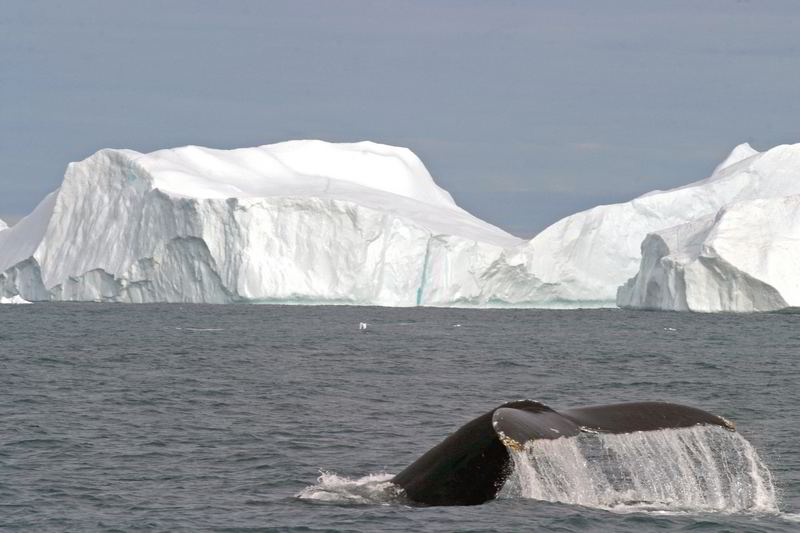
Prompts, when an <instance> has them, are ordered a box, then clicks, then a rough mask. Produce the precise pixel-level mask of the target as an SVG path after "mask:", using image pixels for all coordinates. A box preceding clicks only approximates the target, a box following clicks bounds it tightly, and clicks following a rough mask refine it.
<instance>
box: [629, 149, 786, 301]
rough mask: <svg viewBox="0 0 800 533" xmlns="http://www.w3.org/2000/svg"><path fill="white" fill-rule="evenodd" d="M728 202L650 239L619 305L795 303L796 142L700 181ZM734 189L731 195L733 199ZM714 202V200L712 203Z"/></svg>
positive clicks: (751, 158) (727, 167)
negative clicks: (721, 192) (723, 192)
mask: <svg viewBox="0 0 800 533" xmlns="http://www.w3.org/2000/svg"><path fill="white" fill-rule="evenodd" d="M698 187H699V188H701V189H708V188H712V189H714V190H715V192H716V191H719V190H720V189H722V190H724V191H725V192H727V193H728V194H720V193H719V192H716V194H715V198H719V197H722V198H724V199H729V200H728V201H726V202H725V205H723V206H721V207H720V208H718V209H713V210H710V212H709V213H708V214H706V215H705V216H701V217H697V218H696V219H695V220H692V221H690V222H687V223H684V224H680V225H676V226H674V227H668V228H666V229H662V230H660V231H656V232H654V233H652V234H650V235H648V236H647V238H646V239H645V240H644V242H643V243H642V259H641V264H640V267H639V270H638V273H637V274H636V276H635V277H633V278H632V279H630V280H629V281H628V282H627V283H626V284H625V285H623V286H622V287H620V289H619V293H618V300H617V301H618V304H619V305H620V306H621V307H631V308H648V309H670V310H679V311H686V310H691V311H737V312H749V311H772V310H778V309H783V308H786V307H796V306H800V276H798V272H800V244H798V243H800V145H792V146H779V147H776V148H773V149H771V150H769V151H767V152H764V153H757V152H756V153H753V154H751V155H750V156H749V157H746V158H744V159H742V160H740V161H736V162H735V163H733V164H730V165H727V166H724V165H721V167H718V169H717V170H716V171H715V173H714V174H713V175H712V176H711V177H710V178H709V179H708V180H705V181H704V182H698V183H697V184H693V185H691V186H687V188H698ZM731 193H735V194H733V195H732V196H731ZM710 205H711V206H713V207H716V206H715V205H714V204H710Z"/></svg>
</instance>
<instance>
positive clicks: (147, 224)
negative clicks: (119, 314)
mask: <svg viewBox="0 0 800 533" xmlns="http://www.w3.org/2000/svg"><path fill="white" fill-rule="evenodd" d="M798 178H800V145H795V146H780V147H776V148H773V149H772V150H769V151H767V152H764V153H760V152H757V151H756V150H754V149H753V148H752V147H750V146H749V145H747V144H742V145H739V146H737V147H736V148H735V149H734V150H733V151H732V152H731V154H730V155H729V156H728V157H727V158H726V159H725V160H724V161H723V162H722V163H721V164H720V165H718V166H717V168H716V169H715V170H714V171H713V173H712V175H711V176H710V177H709V178H706V179H704V180H701V181H698V182H695V183H691V184H689V185H685V186H683V187H678V188H676V189H671V190H668V191H653V192H650V193H647V194H644V195H642V196H640V197H638V198H635V199H633V200H631V201H629V202H624V203H619V204H613V205H602V206H597V207H594V208H592V209H589V210H586V211H583V212H580V213H576V214H574V215H571V216H568V217H566V218H564V219H562V220H559V221H558V222H556V223H555V224H553V225H551V226H549V227H548V228H546V229H545V230H544V231H542V232H541V233H540V234H538V235H537V236H535V237H534V238H533V239H531V240H530V241H525V240H522V239H519V238H517V237H514V236H513V235H510V234H508V233H506V232H505V231H503V230H501V229H499V228H497V227H495V226H493V225H491V224H489V223H487V222H485V221H483V220H480V219H478V218H476V217H475V216H473V215H471V214H470V213H468V212H467V211H465V210H463V209H462V208H460V207H459V206H458V205H457V204H456V203H455V201H454V200H453V198H452V196H451V195H450V194H449V193H448V192H447V191H445V190H444V189H442V188H441V187H439V186H438V185H437V184H436V183H435V181H434V180H433V178H432V176H431V175H430V173H429V172H428V170H427V169H426V168H425V165H424V164H423V163H422V161H420V159H419V158H418V157H417V156H416V155H415V154H414V153H413V152H411V151H410V150H408V149H406V148H401V147H395V146H388V145H383V144H377V143H373V142H367V141H365V142H359V143H341V144H339V143H327V142H323V141H313V140H305V141H288V142H283V143H277V144H272V145H265V146H259V147H254V148H240V149H234V150H215V149H209V148H202V147H198V146H185V147H180V148H174V149H166V150H158V151H155V152H151V153H146V154H145V153H139V152H136V151H133V150H126V149H104V150H100V151H99V152H97V153H95V154H94V155H92V156H90V157H88V158H87V159H85V160H83V161H80V162H77V163H70V164H69V166H68V167H67V171H66V173H65V175H64V180H63V182H62V184H61V187H60V188H59V189H58V190H56V191H54V192H52V193H51V194H50V195H48V196H47V197H45V198H44V200H42V202H41V203H40V204H39V205H38V206H37V207H36V208H35V209H34V210H33V212H32V213H30V214H29V215H28V216H27V217H25V218H23V219H22V220H20V221H19V222H18V223H17V224H15V225H14V226H13V227H10V228H6V227H5V224H2V226H0V298H13V297H17V296H18V297H20V298H23V299H25V300H29V301H49V300H66V301H108V302H131V303H139V302H196V303H233V302H254V303H258V302H264V303H327V304H362V305H384V306H416V305H427V306H480V307H487V306H493V307H501V306H509V307H528V306H530V307H597V306H609V307H610V306H616V305H620V306H623V307H656V308H664V309H684V308H687V309H717V308H720V309H733V308H738V307H737V306H739V307H742V306H744V307H743V308H746V307H747V305H751V307H752V308H753V309H767V308H769V309H771V308H774V307H775V306H778V305H783V306H785V305H790V304H791V305H794V304H792V303H791V302H793V300H792V297H790V293H789V292H787V291H788V289H787V288H785V286H784V285H781V286H780V288H779V287H777V286H776V285H774V284H773V283H772V282H771V281H769V280H768V279H766V278H764V276H762V274H761V273H760V271H759V270H758V268H755V267H752V266H751V265H747V266H745V265H744V264H743V263H741V262H737V261H736V260H734V258H733V255H732V254H733V252H731V250H732V249H733V248H734V247H735V246H736V244H735V243H736V242H742V243H745V242H748V241H747V238H745V237H741V238H739V237H737V236H736V235H734V233H733V232H732V230H730V229H726V230H725V231H724V232H723V230H722V229H720V228H722V226H719V221H720V220H723V221H724V222H725V224H728V223H729V222H730V221H731V220H733V219H734V215H735V213H738V212H739V211H740V210H743V209H744V210H746V209H756V208H755V207H752V206H750V207H747V205H745V204H746V203H747V202H749V201H753V200H765V201H766V200H769V201H772V200H776V199H780V198H785V197H789V196H791V195H800V179H798ZM740 204H741V205H740ZM748 205H749V204H748ZM753 205H756V204H753ZM758 205H760V204H758ZM787 209H788V208H787ZM787 212H788V211H787ZM720 213H723V215H720ZM787 223H788V222H787ZM711 226H714V228H717V229H716V230H712V229H709V228H711ZM725 227H726V228H729V226H725ZM787 227H788V226H787ZM669 228H683V229H676V230H674V231H673V232H672V233H670V231H672V230H669ZM746 229H747V228H746V227H744V226H743V227H742V228H741V231H743V232H744V231H745V230H746ZM765 231H766V230H765ZM787 231H788V230H787ZM676 232H677V233H676ZM720 232H723V233H724V234H725V238H724V239H723V238H722V236H721V235H722V233H720ZM648 235H649V236H648ZM773 237H774V239H775V243H776V249H775V251H774V254H773V255H774V259H770V261H772V262H774V265H772V266H771V267H770V269H771V271H773V270H774V271H776V272H777V271H778V270H780V269H779V268H778V267H777V266H775V265H777V264H779V263H780V264H783V263H781V261H784V259H782V258H781V257H782V256H780V254H779V253H778V252H779V248H780V246H788V245H789V241H785V239H788V238H789V237H785V235H784V234H783V233H781V234H778V233H777V230H776V233H775V234H774V235H773V236H772V237H770V238H773ZM784 237H785V239H784ZM712 238H713V239H715V240H713V242H712V241H711V240H708V239H712ZM737 239H738V240H737ZM780 239H784V241H785V243H784V244H782V245H780V246H779V245H778V244H777V243H778V241H779V240H780ZM723 240H724V245H723ZM643 241H644V243H643ZM701 241H702V244H698V243H700V242H701ZM784 241H781V242H784ZM712 249H713V253H716V254H717V255H716V256H714V257H717V259H718V264H719V265H721V264H722V261H724V262H725V265H726V266H725V268H729V267H730V268H734V269H736V273H735V275H734V274H733V273H731V276H734V277H735V279H736V280H737V281H736V283H737V285H736V286H737V287H742V286H743V285H742V283H744V282H743V281H740V280H741V279H744V277H747V279H748V280H751V279H752V280H756V281H760V282H761V283H762V284H764V285H769V286H770V287H772V288H773V289H774V290H775V291H777V293H778V294H779V295H780V297H781V298H783V302H781V301H780V298H778V297H777V296H775V295H771V296H769V297H767V296H764V294H766V293H764V292H763V291H762V292H761V293H759V294H760V296H755V293H753V294H754V295H753V296H752V297H747V298H749V300H748V301H752V304H737V303H730V302H727V300H726V301H725V302H726V303H723V300H724V298H722V297H720V299H719V301H718V302H717V303H714V304H712V303H710V302H711V300H712V299H713V298H712V297H711V295H710V293H709V294H707V295H705V296H703V297H700V296H692V295H696V294H697V293H696V292H691V290H689V289H685V290H684V292H685V293H686V294H685V295H683V296H681V295H678V292H676V289H675V286H676V283H678V281H677V280H678V279H679V278H680V280H681V281H680V282H681V283H683V282H692V283H694V282H695V280H696V279H695V278H692V277H691V276H689V277H687V276H686V275H685V272H686V268H688V266H687V265H689V264H690V263H691V264H692V265H707V264H710V263H709V258H710V257H712V255H713V254H712V252H711V251H710V250H712ZM723 252H724V253H723ZM771 253H772V252H771ZM740 255H741V254H740ZM745 255H746V254H745ZM741 257H744V255H741ZM771 257H772V256H771ZM672 264H674V265H675V268H676V269H677V270H675V271H674V272H673V271H669V268H668V266H669V265H672ZM685 267H686V268H685ZM699 268H700V267H697V266H692V267H691V268H690V269H689V270H691V269H695V270H697V269H699ZM714 268H715V269H717V270H719V269H720V268H722V267H720V266H717V267H714ZM678 270H680V272H681V273H678ZM695 270H692V272H694V271H695ZM697 271H698V272H699V270H697ZM637 272H638V274H637ZM726 272H727V271H726ZM731 272H733V271H731ZM697 279H699V278H697ZM730 279H734V278H731V277H725V276H723V277H721V278H720V279H719V280H718V285H717V287H718V288H717V289H714V290H715V291H716V292H717V293H719V292H720V291H723V292H724V291H725V290H729V289H722V288H721V287H722V286H723V285H725V283H728V281H726V280H730ZM769 279H772V278H769ZM698 283H700V282H698ZM703 283H706V285H707V286H708V287H711V286H712V285H709V284H708V283H710V282H708V281H704V282H703ZM748 283H750V281H748ZM753 283H755V281H753ZM621 286H622V287H621ZM698 286H699V285H698ZM726 286H727V285H726ZM748 287H750V285H748ZM753 287H755V285H753ZM759 287H762V286H759ZM762 289H763V287H762ZM708 290H709V291H710V290H712V289H708ZM748 290H750V289H748ZM752 290H753V291H755V290H756V289H755V288H752ZM759 290H761V289H759ZM764 290H766V289H764ZM690 292H691V295H690ZM729 292H730V290H729ZM733 292H734V293H735V292H736V291H733ZM732 294H733V293H732ZM731 297H733V296H731ZM698 298H699V300H698ZM741 298H745V297H741ZM747 298H745V299H747ZM765 298H766V300H765ZM787 298H789V299H788V300H787ZM700 300H703V301H704V302H705V303H702V304H701V303H699V302H700ZM689 302H692V303H689Z"/></svg>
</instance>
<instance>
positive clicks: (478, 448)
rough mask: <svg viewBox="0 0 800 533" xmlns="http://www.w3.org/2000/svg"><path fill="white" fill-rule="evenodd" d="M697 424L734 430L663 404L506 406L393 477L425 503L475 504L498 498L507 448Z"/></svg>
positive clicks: (723, 421)
mask: <svg viewBox="0 0 800 533" xmlns="http://www.w3.org/2000/svg"><path fill="white" fill-rule="evenodd" d="M698 424H709V425H716V426H721V427H724V428H726V429H730V430H734V429H735V428H734V425H733V423H732V422H730V421H728V420H726V419H725V418H722V417H719V416H716V415H713V414H711V413H708V412H706V411H703V410H701V409H696V408H694V407H688V406H685V405H678V404H672V403H663V402H637V403H620V404H613V405H599V406H593V407H581V408H577V409H567V410H564V411H555V410H553V409H551V408H550V407H548V406H546V405H544V404H542V403H539V402H535V401H532V400H520V401H515V402H508V403H505V404H503V405H501V406H499V407H497V408H495V409H493V410H491V411H489V412H488V413H485V414H483V415H481V416H479V417H478V418H476V419H474V420H472V421H471V422H468V423H467V424H465V425H464V426H462V427H461V428H459V429H458V430H457V431H456V432H455V433H453V434H452V435H450V436H449V437H447V438H446V439H445V440H444V441H442V442H441V443H440V444H438V445H437V446H435V447H433V448H431V449H430V450H429V451H428V452H426V453H425V454H424V455H423V456H422V457H420V458H419V459H417V460H416V461H414V463H412V464H411V465H410V466H408V467H407V468H405V469H404V470H403V471H402V472H400V473H399V474H397V475H396V476H395V477H394V478H393V480H392V481H393V482H394V483H395V484H396V485H399V486H400V487H402V488H403V489H404V491H405V494H406V496H407V497H408V498H409V499H410V500H412V501H414V502H417V503H421V504H425V505H477V504H481V503H484V502H486V501H488V500H491V499H494V497H495V496H496V495H497V492H498V491H499V490H500V488H501V487H502V486H503V484H504V483H505V481H506V478H508V476H509V474H510V473H511V457H510V455H509V452H508V448H511V449H517V450H520V449H522V448H523V447H524V445H525V443H526V442H528V441H531V440H535V439H557V438H560V437H572V436H575V435H578V434H580V433H581V432H582V431H586V432H598V433H632V432H635V431H655V430H658V429H668V428H683V427H691V426H695V425H698Z"/></svg>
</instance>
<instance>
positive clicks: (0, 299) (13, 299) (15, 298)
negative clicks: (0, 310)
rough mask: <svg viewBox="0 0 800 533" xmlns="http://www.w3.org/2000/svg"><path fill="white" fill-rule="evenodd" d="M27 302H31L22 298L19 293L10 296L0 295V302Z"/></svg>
mask: <svg viewBox="0 0 800 533" xmlns="http://www.w3.org/2000/svg"><path fill="white" fill-rule="evenodd" d="M29 303H31V302H29V301H27V300H24V299H23V298H21V297H20V296H19V295H17V296H12V297H10V298H6V297H3V296H0V304H29Z"/></svg>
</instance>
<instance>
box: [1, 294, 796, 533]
mask: <svg viewBox="0 0 800 533" xmlns="http://www.w3.org/2000/svg"><path fill="white" fill-rule="evenodd" d="M361 322H364V323H366V324H367V328H366V330H363V329H361V330H360V329H359V323H361ZM798 325H800V316H799V315H780V314H776V315H755V316H752V315H751V316H737V315H690V314H674V313H636V312H628V311H620V310H587V311H551V310H548V311H537V310H450V309H384V308H371V307H291V306H289V307H281V306H194V305H192V306H189V305H141V306H126V305H101V304H85V305H84V304H50V305H38V304H35V305H28V306H0V365H2V372H0V430H1V431H0V529H21V530H30V531H44V530H55V531H59V530H70V531H95V530H102V531H112V530H123V531H132V530H139V529H147V530H173V531H174V530H192V531H195V530H218V531H248V530H270V529H273V530H280V531H283V530H289V531H292V530H294V531H315V530H346V531H375V530H384V531H385V530H394V531H408V530H416V531H441V530H462V531H468V530H472V531H519V530H523V529H524V530H557V531H586V530H598V531H609V530H616V531H641V530H643V529H648V528H656V527H658V528H662V529H672V530H709V531H716V530H747V531H795V530H798V529H800V515H799V514H798V513H800V444H798V442H800V429H798V425H800V424H798V422H800V415H798V406H800V386H798V383H799V382H800V364H799V363H798V354H799V353H800V328H798ZM518 398H533V399H536V400H540V401H542V402H544V403H547V404H549V405H551V406H553V407H554V408H559V407H573V406H578V405H589V404H597V403H612V402H620V401H636V400H664V401H672V402H678V403H686V404H690V405H694V406H697V407H701V408H703V409H706V410H709V411H711V412H714V413H716V414H720V415H723V416H725V417H727V418H730V419H733V420H735V421H736V423H737V427H738V429H739V435H741V436H742V437H743V438H744V439H746V441H738V440H737V441H730V442H722V441H719V440H715V439H718V438H719V439H725V438H732V439H733V438H735V439H738V438H739V437H737V436H735V434H729V433H720V435H723V436H719V435H715V434H713V432H712V433H711V434H706V433H707V432H708V431H712V430H706V429H703V430H688V432H689V433H685V432H684V433H681V432H677V433H676V432H671V433H670V432H665V433H669V434H668V435H661V436H658V435H655V434H652V435H650V436H645V437H642V438H644V439H645V440H644V441H636V440H635V439H631V438H628V437H608V436H599V437H593V436H585V437H581V438H580V439H583V440H580V439H579V440H577V441H576V440H570V441H567V440H561V441H558V442H556V443H550V444H547V445H546V446H549V447H550V448H554V449H544V450H542V449H540V450H528V454H529V455H526V456H525V457H522V458H520V457H517V458H516V459H517V461H518V464H522V465H523V466H525V467H526V468H532V469H533V470H532V471H527V472H523V471H522V470H521V469H519V471H518V473H517V474H518V475H517V478H514V479H513V480H511V481H510V482H509V485H507V487H506V489H504V491H503V494H502V495H501V496H502V497H501V498H500V499H498V500H496V501H493V502H490V503H488V504H486V505H482V506H476V507H448V508H435V507H429V508H422V507H413V506H409V505H407V504H405V503H404V500H403V498H402V495H398V494H397V493H396V491H395V488H394V487H393V485H391V483H388V480H389V479H390V478H391V474H393V473H396V472H399V471H400V470H401V469H402V468H403V467H405V466H406V465H408V464H409V463H411V462H412V461H413V460H415V459H416V458H417V457H418V456H419V455H420V454H422V453H423V452H424V451H426V450H427V449H429V448H430V447H431V446H433V445H434V444H436V443H438V442H439V441H440V440H441V439H443V438H444V437H445V436H447V435H448V434H449V433H450V432H451V431H453V430H455V429H456V428H457V427H459V426H460V425H461V424H463V423H464V422H466V421H468V420H470V419H472V418H474V417H475V416H477V415H479V414H481V413H483V412H485V411H487V410H489V409H491V408H493V407H495V406H496V405H498V404H500V403H502V402H504V401H507V400H512V399H518ZM692 431H695V432H696V431H700V432H706V433H703V434H701V435H699V436H698V435H695V436H692V435H691V432H692ZM720 431H721V430H720ZM629 437H630V436H629ZM592 439H595V440H592ZM603 439H606V440H603ZM608 439H610V440H608ZM615 439H616V440H615ZM647 439H649V440H647ZM678 441H681V442H683V443H684V444H680V443H679V442H678ZM676 442H678V443H677V444H676ZM742 442H744V443H745V444H746V443H750V444H752V446H753V447H754V450H757V454H758V456H759V457H760V460H761V461H762V462H763V465H764V467H766V468H767V469H768V471H767V472H766V473H764V472H761V473H760V474H759V475H761V476H762V478H763V479H766V478H767V477H771V481H772V484H773V485H774V494H773V495H772V501H773V502H774V505H772V506H770V505H755V504H752V503H753V502H755V501H756V500H758V499H759V498H761V500H759V501H761V502H762V503H763V502H764V501H769V494H768V493H764V492H763V490H768V488H767V489H765V488H764V487H762V488H761V489H758V487H756V486H755V485H754V484H753V482H752V478H749V477H748V475H749V474H748V471H747V469H748V468H749V467H748V466H747V465H750V464H751V463H748V462H747V457H746V456H747V453H748V452H747V450H746V448H745V447H744V446H745V444H742ZM698 443H701V444H698ZM737 443H738V444H737ZM670 446H671V447H672V448H670ZM676 446H677V448H676ZM681 446H684V447H683V448H681ZM703 446H709V447H710V448H709V449H710V451H709V453H708V454H706V453H705V452H702V453H701V452H698V451H696V450H702V448H703ZM737 446H739V448H737ZM659 447H660V448H659ZM712 448H713V449H712ZM609 450H611V452H609ZM647 450H656V452H657V453H656V454H655V455H653V456H652V457H651V459H647V457H648V456H647ZM664 450H672V452H671V453H672V454H673V456H674V457H678V458H679V459H676V460H673V461H671V462H669V463H667V464H659V463H658V462H657V461H656V462H653V461H652V459H653V457H655V458H657V457H658V456H659V455H665V452H664ZM681 450H683V451H681ZM687 450H688V451H687ZM691 450H695V451H694V452H693V451H691ZM726 450H727V451H726ZM736 450H739V452H741V453H739V452H737V451H736ZM612 452H613V453H612ZM712 452H713V453H712ZM575 453H578V455H575ZM682 453H683V454H685V457H684V458H683V459H680V457H683V456H682V455H681V454H682ZM737 453H739V455H736V454H737ZM537 454H539V455H537ZM542 454H543V455H542ZM693 454H694V455H693ZM725 454H728V455H727V456H726V455H725ZM570 457H578V458H579V459H578V460H577V462H576V461H572V462H570V461H571V459H569V458H570ZM580 457H583V458H585V459H587V461H582V460H580ZM603 457H613V458H614V460H613V461H611V462H610V463H609V461H608V460H606V462H605V463H604V462H603ZM725 457H727V459H725ZM737 457H738V459H736V458H737ZM648 460H649V461H650V463H647V462H646V461H648ZM519 461H522V463H519ZM542 461H544V462H542ZM635 461H640V464H642V465H650V466H646V467H641V468H638V469H635V470H631V469H629V470H627V471H626V470H625V468H626V467H625V465H630V464H632V463H634V462H635ZM681 461H683V464H684V466H686V465H689V466H691V468H688V467H686V468H683V469H681V468H679V467H678V466H675V465H680V464H682V463H681ZM736 461H741V464H739V463H736ZM544 464H546V465H549V466H547V468H550V470H546V469H545V468H544V467H543V466H541V465H544ZM584 464H585V465H588V466H585V467H582V468H583V469H581V468H578V467H579V466H580V465H584ZM576 465H577V466H576ZM670 465H671V466H670ZM687 468H688V470H687ZM758 468H760V467H758V466H756V467H755V471H756V472H758ZM559 469H560V470H559ZM614 472H616V473H614ZM625 472H627V473H625ZM641 472H646V473H645V474H641ZM676 472H677V473H676ZM681 472H683V473H681ZM567 473H570V474H569V476H567ZM520 474H525V475H528V478H526V481H524V482H520V481H519V480H520V479H521V478H520V477H519V475H520ZM531 476H532V477H531ZM537 476H538V478H537ZM542 476H544V477H542ZM548 476H549V477H548ZM681 476H683V477H681ZM715 476H716V477H715ZM523 477H524V476H523ZM537 479H538V481H537ZM548 480H550V481H548ZM553 480H555V481H553ZM565 480H567V481H568V482H569V483H571V485H570V484H569V483H567V485H564V483H566V481H565ZM514 483H517V485H516V486H515V485H513V484H514ZM520 483H521V484H520ZM537 483H538V485H537ZM548 483H550V484H549V485H548ZM626 483H627V485H626ZM515 487H516V488H515ZM648 487H649V488H648ZM736 487H738V488H736ZM556 489H558V490H562V492H563V494H565V495H566V496H564V497H561V496H559V497H552V496H553V495H558V494H559V493H558V492H557V491H556ZM589 489H591V490H589ZM662 489H663V490H662ZM758 490H762V492H761V493H758V494H756V493H757V491H758ZM537 491H538V492H537ZM581 491H583V492H581ZM592 491H594V492H592ZM648 491H649V492H648ZM659 491H660V492H659ZM747 491H750V492H747ZM575 494H578V495H580V494H586V495H588V496H585V497H582V496H581V497H578V498H574V495H575ZM765 494H766V496H765ZM533 498H540V499H533ZM569 498H573V499H569ZM765 498H766V499H765ZM541 499H544V500H551V501H542V500H541ZM639 500H647V501H639ZM650 500H652V501H650ZM655 500H658V501H655ZM737 502H738V503H737Z"/></svg>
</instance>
